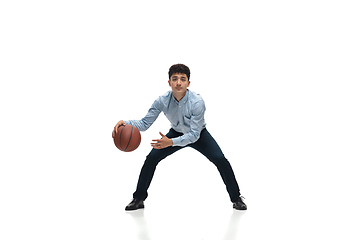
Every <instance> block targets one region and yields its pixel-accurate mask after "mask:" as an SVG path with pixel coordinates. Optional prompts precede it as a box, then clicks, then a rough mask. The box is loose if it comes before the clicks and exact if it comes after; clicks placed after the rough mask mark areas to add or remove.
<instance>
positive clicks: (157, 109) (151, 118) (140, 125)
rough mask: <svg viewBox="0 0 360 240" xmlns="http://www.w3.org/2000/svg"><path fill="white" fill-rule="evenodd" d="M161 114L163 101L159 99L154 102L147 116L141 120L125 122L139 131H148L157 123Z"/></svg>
mask: <svg viewBox="0 0 360 240" xmlns="http://www.w3.org/2000/svg"><path fill="white" fill-rule="evenodd" d="M161 112H162V108H161V100H160V98H158V99H156V100H155V101H154V103H153V104H152V106H151V107H150V109H149V111H148V113H147V114H146V116H145V117H143V118H142V119H141V120H127V121H124V122H125V124H129V125H132V126H135V127H136V128H137V129H139V131H146V130H147V129H148V128H149V127H150V126H151V125H152V124H153V123H154V122H155V120H156V119H157V118H158V116H159V114H160V113H161Z"/></svg>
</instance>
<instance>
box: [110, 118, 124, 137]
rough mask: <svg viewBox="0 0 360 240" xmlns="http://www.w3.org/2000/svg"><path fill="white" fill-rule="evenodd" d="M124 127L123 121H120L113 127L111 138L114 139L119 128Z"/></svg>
mask: <svg viewBox="0 0 360 240" xmlns="http://www.w3.org/2000/svg"><path fill="white" fill-rule="evenodd" d="M122 125H124V126H125V123H124V121H123V120H120V121H119V122H118V123H117V124H116V125H115V127H114V130H113V132H112V137H113V138H115V134H116V133H117V130H118V128H119V127H120V126H122Z"/></svg>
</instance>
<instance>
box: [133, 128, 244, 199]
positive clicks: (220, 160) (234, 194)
mask: <svg viewBox="0 0 360 240" xmlns="http://www.w3.org/2000/svg"><path fill="white" fill-rule="evenodd" d="M181 135H183V134H182V133H179V132H176V131H175V130H174V129H172V128H171V129H170V131H169V132H168V133H167V134H166V136H167V137H168V138H176V137H179V136H181ZM185 147H192V148H194V149H196V150H197V151H199V152H200V153H202V154H203V155H204V156H205V157H207V158H208V159H209V160H210V161H211V162H212V163H214V164H215V166H216V167H217V169H218V170H219V172H220V175H221V177H222V180H223V181H224V183H225V185H226V189H227V191H228V193H229V196H230V200H231V201H232V202H236V200H237V199H238V198H239V196H240V189H239V186H238V184H237V182H236V179H235V175H234V172H233V170H232V168H231V165H230V163H229V162H228V160H227V159H226V158H225V156H224V154H223V153H222V151H221V149H220V147H219V145H218V144H217V143H216V141H215V139H214V138H213V137H212V136H211V135H210V133H209V132H208V131H207V130H206V128H205V129H203V130H202V131H201V133H200V138H199V140H197V141H196V142H195V143H192V144H189V145H187V146H185ZM182 148H184V147H179V146H175V147H167V148H163V149H154V148H153V149H152V150H151V152H150V153H149V155H148V156H147V157H146V160H145V162H144V165H143V167H142V169H141V172H140V176H139V181H138V184H137V188H136V192H134V194H133V197H134V198H138V199H142V200H145V199H146V198H147V196H148V193H147V190H148V188H149V186H150V183H151V180H152V178H153V176H154V172H155V169H156V166H157V164H158V163H159V162H160V161H161V160H163V159H164V158H166V157H167V156H169V155H171V154H173V153H174V152H176V151H178V150H180V149H182Z"/></svg>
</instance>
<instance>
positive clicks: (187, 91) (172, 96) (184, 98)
mask: <svg viewBox="0 0 360 240" xmlns="http://www.w3.org/2000/svg"><path fill="white" fill-rule="evenodd" d="M171 98H172V99H173V101H174V102H175V103H177V104H184V103H186V102H187V100H188V98H189V89H186V93H185V96H184V97H183V98H182V99H181V100H180V101H179V102H178V101H177V100H176V99H175V97H174V95H173V94H172V93H171Z"/></svg>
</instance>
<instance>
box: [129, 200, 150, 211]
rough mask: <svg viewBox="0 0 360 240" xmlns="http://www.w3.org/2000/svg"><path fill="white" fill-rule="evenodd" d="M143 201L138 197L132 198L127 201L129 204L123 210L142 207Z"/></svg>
mask: <svg viewBox="0 0 360 240" xmlns="http://www.w3.org/2000/svg"><path fill="white" fill-rule="evenodd" d="M144 207H145V206H144V201H143V200H140V199H136V198H134V199H133V200H132V201H131V203H129V205H127V206H126V208H125V210H126V211H132V210H137V209H140V208H144Z"/></svg>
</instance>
